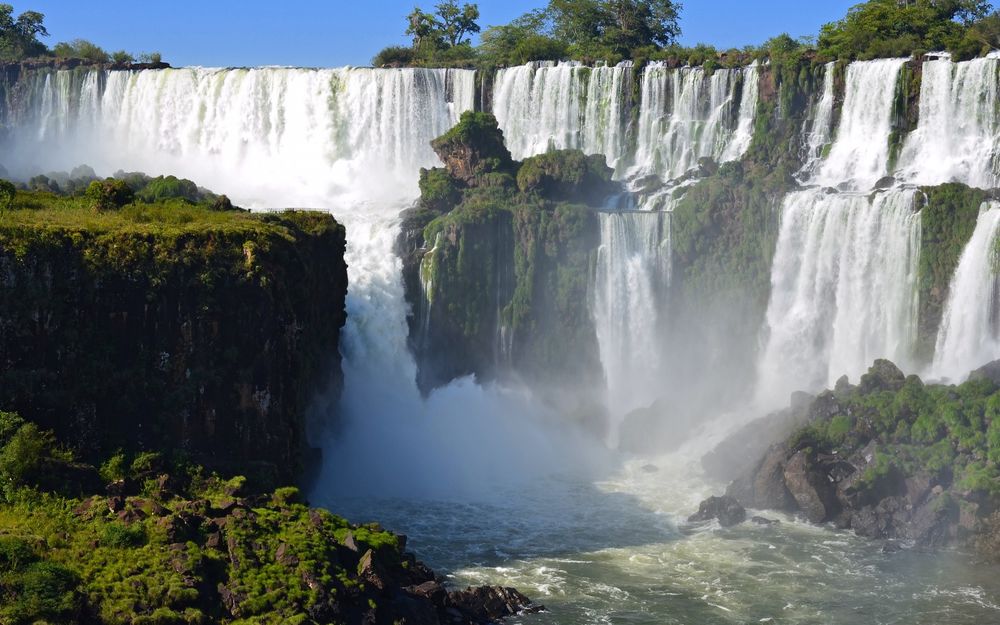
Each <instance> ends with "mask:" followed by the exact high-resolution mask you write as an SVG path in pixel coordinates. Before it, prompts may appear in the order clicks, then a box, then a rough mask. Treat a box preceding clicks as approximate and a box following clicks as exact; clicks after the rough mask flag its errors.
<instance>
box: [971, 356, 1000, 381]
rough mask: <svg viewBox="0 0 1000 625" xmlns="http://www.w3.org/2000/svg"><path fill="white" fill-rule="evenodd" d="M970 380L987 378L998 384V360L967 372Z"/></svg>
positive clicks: (999, 373)
mask: <svg viewBox="0 0 1000 625" xmlns="http://www.w3.org/2000/svg"><path fill="white" fill-rule="evenodd" d="M969 379H970V380H989V381H990V382H993V383H994V384H996V385H997V386H1000V360H994V361H993V362H991V363H989V364H986V365H983V366H982V367H980V368H978V369H976V370H975V371H973V372H972V373H970V374H969Z"/></svg>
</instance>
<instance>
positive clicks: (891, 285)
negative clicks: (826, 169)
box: [759, 190, 920, 402]
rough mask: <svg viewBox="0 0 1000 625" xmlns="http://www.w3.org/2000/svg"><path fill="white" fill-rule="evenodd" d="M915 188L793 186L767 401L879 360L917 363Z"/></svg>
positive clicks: (767, 357)
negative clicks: (847, 190)
mask: <svg viewBox="0 0 1000 625" xmlns="http://www.w3.org/2000/svg"><path fill="white" fill-rule="evenodd" d="M913 209H914V192H913V191H889V192H883V193H877V194H874V195H873V196H872V197H868V196H864V195H859V194H844V193H837V194H830V193H826V192H825V191H823V190H806V191H798V192H795V193H792V194H790V195H789V196H788V197H787V198H786V199H785V201H784V205H783V207H782V221H781V230H780V233H779V235H778V245H777V250H776V252H775V257H774V265H773V268H772V272H771V300H770V303H769V305H768V310H767V320H766V326H767V327H766V332H767V341H766V346H765V348H764V352H763V355H762V358H761V364H760V368H759V391H760V393H761V394H762V395H761V397H762V398H763V399H764V400H765V401H766V402H781V401H783V400H785V399H787V397H788V393H790V392H792V391H795V390H809V391H812V390H817V389H820V388H824V387H826V386H829V385H832V384H833V382H834V381H836V379H837V378H838V377H839V376H841V375H843V374H847V375H848V376H852V377H853V378H854V379H855V380H856V379H857V376H859V375H860V374H861V373H863V372H864V371H865V369H866V368H867V367H868V366H869V365H871V363H872V361H873V360H875V359H876V358H889V359H892V360H894V361H895V362H897V363H899V364H900V365H901V366H906V365H909V364H911V362H912V355H913V349H914V342H915V338H916V327H917V310H918V308H917V288H916V286H917V285H916V280H917V265H918V259H919V251H920V218H919V213H916V212H914V210H913Z"/></svg>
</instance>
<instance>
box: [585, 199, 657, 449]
mask: <svg viewBox="0 0 1000 625" xmlns="http://www.w3.org/2000/svg"><path fill="white" fill-rule="evenodd" d="M600 219H601V246H600V248H599V251H598V260H597V268H596V275H595V287H594V321H595V325H596V327H597V340H598V343H599V346H600V350H601V362H602V364H603V366H604V373H605V378H606V380H607V384H608V404H609V408H611V409H612V414H613V416H615V417H621V416H623V415H624V414H626V413H627V412H629V411H630V410H633V409H635V408H639V407H642V406H647V405H649V404H650V403H652V402H653V401H654V400H655V399H656V398H657V397H656V394H655V393H656V389H658V388H660V386H661V385H659V384H657V379H658V376H659V375H660V374H661V373H662V368H661V359H662V358H664V357H666V356H667V354H665V353H664V345H663V341H662V340H660V338H659V337H660V327H661V321H662V320H661V316H662V315H664V312H665V311H664V305H663V304H664V300H665V295H666V292H667V289H668V288H669V286H670V260H671V259H670V254H671V249H670V214H669V213H663V212H647V211H626V212H617V213H601V215H600ZM612 432H614V428H612Z"/></svg>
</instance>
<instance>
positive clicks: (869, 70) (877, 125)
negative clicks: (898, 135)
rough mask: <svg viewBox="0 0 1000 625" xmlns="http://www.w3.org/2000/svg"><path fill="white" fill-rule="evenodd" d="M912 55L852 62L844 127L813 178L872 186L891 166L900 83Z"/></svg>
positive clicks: (855, 186)
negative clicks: (893, 111) (890, 145)
mask: <svg viewBox="0 0 1000 625" xmlns="http://www.w3.org/2000/svg"><path fill="white" fill-rule="evenodd" d="M906 61H907V59H882V60H878V61H865V62H861V63H851V65H849V66H848V68H847V91H846V93H845V95H844V108H843V111H842V112H841V116H840V128H838V130H837V137H836V140H835V141H834V143H833V147H832V148H831V149H830V154H829V156H828V157H827V158H826V159H825V160H824V161H823V164H822V166H821V167H820V170H819V172H818V174H817V175H816V176H815V178H814V179H813V182H814V183H817V184H821V185H824V186H831V187H834V186H837V185H840V184H846V185H848V186H849V187H850V188H852V189H857V190H864V189H870V188H872V186H873V185H874V184H875V183H876V182H877V181H878V180H879V179H880V178H882V177H884V176H886V175H887V174H888V173H889V171H888V169H889V135H890V132H891V130H892V108H893V102H894V100H895V97H896V83H897V82H898V80H899V74H900V70H901V69H902V67H903V65H904V64H905V63H906Z"/></svg>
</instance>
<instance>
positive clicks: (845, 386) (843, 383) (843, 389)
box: [833, 375, 854, 395]
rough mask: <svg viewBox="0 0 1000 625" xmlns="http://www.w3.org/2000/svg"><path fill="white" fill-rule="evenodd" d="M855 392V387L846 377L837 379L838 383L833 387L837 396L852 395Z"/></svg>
mask: <svg viewBox="0 0 1000 625" xmlns="http://www.w3.org/2000/svg"><path fill="white" fill-rule="evenodd" d="M853 390H854V386H853V385H852V384H851V381H850V380H849V379H848V377H847V376H846V375H842V376H840V377H839V378H837V383H836V384H835V385H834V386H833V392H834V393H836V394H837V395H843V394H845V393H850V392H851V391H853Z"/></svg>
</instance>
